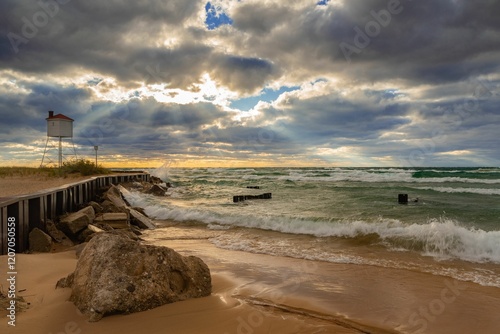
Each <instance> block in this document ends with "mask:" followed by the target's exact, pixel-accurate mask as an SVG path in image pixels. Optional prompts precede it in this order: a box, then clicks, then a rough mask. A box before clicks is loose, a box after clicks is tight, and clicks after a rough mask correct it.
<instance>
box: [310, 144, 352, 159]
mask: <svg viewBox="0 0 500 334" xmlns="http://www.w3.org/2000/svg"><path fill="white" fill-rule="evenodd" d="M356 151H357V149H356V148H355V147H351V146H341V147H339V148H330V147H318V148H317V149H316V154H317V155H332V156H340V157H342V156H349V155H351V154H356V153H357V152H356Z"/></svg>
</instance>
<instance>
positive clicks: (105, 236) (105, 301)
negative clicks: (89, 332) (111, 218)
mask: <svg viewBox="0 0 500 334" xmlns="http://www.w3.org/2000/svg"><path fill="white" fill-rule="evenodd" d="M61 282H62V283H60V286H71V288H72V292H71V296H70V301H72V302H73V303H74V304H75V305H76V306H77V307H78V309H79V310H80V311H81V312H82V313H84V314H85V315H87V316H88V317H89V320H90V321H98V320H100V319H101V318H102V317H103V316H106V315H113V314H128V313H133V312H140V311H145V310H148V309H152V308H154V307H158V306H160V305H163V304H167V303H173V302H176V301H181V300H186V299H189V298H197V297H204V296H208V295H210V293H211V290H212V284H211V277H210V270H209V269H208V267H207V265H206V264H205V263H204V262H203V261H202V260H201V259H199V258H197V257H194V256H189V257H184V256H181V255H180V254H178V253H177V252H175V251H174V250H172V249H170V248H166V247H158V246H150V245H141V244H139V243H138V242H135V241H132V240H130V239H128V238H126V237H124V236H120V235H114V234H110V233H99V234H97V235H96V236H95V237H94V238H92V240H90V242H89V243H88V244H87V246H86V247H85V248H84V250H83V251H82V253H81V255H80V258H79V260H78V263H77V266H76V269H75V272H74V273H73V274H70V276H68V277H67V278H66V279H64V280H63V281H61Z"/></svg>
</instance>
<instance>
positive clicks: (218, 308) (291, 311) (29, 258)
mask: <svg viewBox="0 0 500 334" xmlns="http://www.w3.org/2000/svg"><path fill="white" fill-rule="evenodd" d="M168 231H169V232H168V234H169V238H164V240H159V239H158V238H157V237H155V231H150V232H147V233H146V234H145V235H144V237H145V239H146V241H147V242H149V243H153V244H161V245H164V246H169V247H172V248H174V249H176V250H177V251H179V252H180V253H181V254H183V255H195V256H199V257H201V258H202V259H203V260H204V261H205V262H206V263H207V264H208V266H209V267H210V270H211V274H212V280H213V293H212V295H211V296H209V297H205V298H200V299H193V300H188V301H184V302H178V303H174V304H169V305H164V306H162V307H158V308H156V309H153V310H149V311H145V312H140V313H135V314H131V315H115V316H110V317H105V318H103V319H102V320H101V321H99V322H97V323H90V322H88V321H87V320H86V319H85V317H83V316H82V315H81V314H80V313H79V311H78V310H77V309H76V307H75V306H74V305H73V304H72V303H70V302H69V301H68V298H69V295H70V293H71V291H70V289H57V290H56V289H55V284H56V282H57V280H58V279H59V278H61V277H64V276H66V275H67V274H69V273H70V272H72V271H73V269H74V268H75V266H76V262H77V259H76V256H75V253H74V251H72V250H68V251H64V252H59V253H52V254H17V255H16V257H17V271H18V275H17V281H16V285H17V290H18V291H22V292H19V293H18V295H20V296H24V298H25V299H26V301H28V302H29V303H30V308H29V309H28V310H26V311H24V312H20V313H18V314H17V319H16V320H17V321H16V327H11V326H8V325H7V318H6V316H5V315H6V311H4V310H2V311H1V317H2V319H4V320H3V321H2V323H1V324H0V328H1V331H2V333H26V334H27V333H67V334H70V333H111V332H118V333H124V334H127V333H144V332H146V333H164V332H166V331H168V332H169V333H214V334H215V333H223V334H226V333H227V334H229V333H245V334H250V333H256V334H257V333H497V332H498V328H500V319H499V318H498V317H497V315H498V312H499V311H500V291H499V289H497V288H491V287H484V286H480V285H478V284H474V283H468V282H459V281H455V280H452V279H450V278H445V277H441V276H435V275H430V274H424V273H419V272H412V271H409V270H396V269H387V268H385V269H384V268H377V267H373V266H363V265H352V264H333V263H326V262H320V261H308V260H300V259H292V258H287V257H276V256H268V255H261V254H249V253H244V252H239V251H230V250H223V249H219V248H216V247H215V246H213V245H212V244H211V243H210V242H209V241H208V240H206V239H205V238H204V237H203V233H201V234H200V231H197V230H196V229H194V230H193V229H190V230H187V229H182V228H175V227H171V228H169V229H168ZM0 260H1V262H0V263H1V267H2V268H6V261H7V257H6V256H2V257H0ZM0 279H1V281H2V282H5V281H6V273H5V271H2V272H1V273H0Z"/></svg>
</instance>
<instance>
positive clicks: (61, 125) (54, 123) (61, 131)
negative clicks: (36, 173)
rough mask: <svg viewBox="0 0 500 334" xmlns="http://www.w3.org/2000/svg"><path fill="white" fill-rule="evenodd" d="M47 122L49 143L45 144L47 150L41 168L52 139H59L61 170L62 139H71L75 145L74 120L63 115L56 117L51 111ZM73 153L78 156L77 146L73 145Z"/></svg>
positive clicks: (59, 163)
mask: <svg viewBox="0 0 500 334" xmlns="http://www.w3.org/2000/svg"><path fill="white" fill-rule="evenodd" d="M45 120H46V121H47V141H46V142H45V150H44V152H43V157H42V162H41V164H40V167H42V166H43V161H44V159H45V154H46V153H47V146H48V144H49V139H50V138H54V137H55V138H59V146H58V148H59V149H58V165H59V168H61V166H62V161H63V155H62V139H63V138H70V140H71V143H72V144H73V121H74V120H73V119H71V118H69V117H68V116H65V115H63V114H57V115H54V112H53V111H49V117H47V118H46V119H45ZM73 153H74V154H75V156H76V151H75V145H74V144H73Z"/></svg>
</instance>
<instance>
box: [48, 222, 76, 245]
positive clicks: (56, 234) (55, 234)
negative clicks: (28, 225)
mask: <svg viewBox="0 0 500 334" xmlns="http://www.w3.org/2000/svg"><path fill="white" fill-rule="evenodd" d="M45 228H46V229H47V233H48V234H49V235H50V236H51V237H52V239H54V240H55V241H56V242H57V243H60V244H62V245H64V246H68V247H71V246H73V245H74V243H73V241H71V240H70V239H69V238H68V236H67V235H66V234H64V232H63V231H61V230H59V229H57V227H56V224H54V222H53V221H52V220H47V221H46V222H45Z"/></svg>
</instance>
